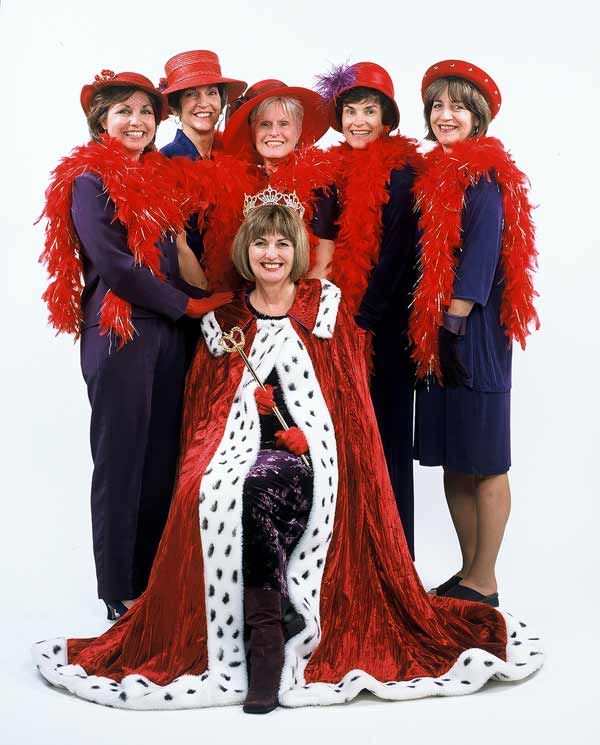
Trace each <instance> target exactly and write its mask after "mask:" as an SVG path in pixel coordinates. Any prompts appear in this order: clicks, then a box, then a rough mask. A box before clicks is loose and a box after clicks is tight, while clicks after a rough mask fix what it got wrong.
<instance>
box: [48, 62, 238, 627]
mask: <svg viewBox="0 0 600 745" xmlns="http://www.w3.org/2000/svg"><path fill="white" fill-rule="evenodd" d="M81 105H82V108H83V110H84V112H85V114H86V116H87V121H88V127H89V131H90V134H91V136H92V141H91V142H90V143H88V144H87V145H84V146H81V147H78V148H76V149H75V150H74V151H73V152H72V153H71V154H70V155H69V156H68V157H66V158H65V159H63V160H62V161H61V163H60V164H59V166H58V167H57V168H56V170H55V171H54V173H53V179H52V183H51V184H50V187H49V189H48V191H47V202H46V206H45V215H46V217H47V218H48V225H47V229H46V248H45V251H44V253H43V254H42V257H41V260H42V261H43V263H45V264H46V265H47V267H48V271H49V274H50V276H51V279H52V281H51V284H50V285H49V287H48V289H47V291H46V293H45V294H44V299H45V300H46V302H47V304H48V308H49V311H50V323H51V325H52V326H54V327H55V328H56V329H57V330H58V331H66V332H68V333H72V334H74V336H75V337H76V338H79V337H81V367H82V371H83V376H84V379H85V381H86V384H87V388H88V395H89V399H90V403H91V407H92V418H91V432H90V439H91V447H92V458H93V461H94V471H93V476H92V490H91V491H92V494H91V504H92V529H93V538H94V556H95V560H96V573H97V579H98V596H99V597H100V598H102V599H103V600H104V601H105V603H106V606H107V610H108V617H109V619H114V618H116V617H117V616H119V615H122V614H123V613H124V612H125V611H126V610H127V608H129V607H130V606H131V605H132V603H133V602H134V601H135V599H136V598H137V597H138V596H139V595H140V594H141V593H142V592H143V590H144V589H145V587H146V582H147V579H148V575H149V572H150V567H151V565H152V561H153V558H154V554H155V551H156V548H157V546H158V542H159V540H160V536H161V533H162V529H163V526H164V524H165V521H166V518H167V513H168V510H169V504H170V496H171V489H172V485H173V480H174V476H175V462H176V458H177V454H178V443H179V429H180V419H181V403H182V393H183V382H184V374H185V367H184V363H185V354H184V341H183V336H182V333H181V331H180V330H179V329H178V328H177V326H176V323H175V322H176V321H177V320H178V319H179V318H181V317H182V316H183V315H184V314H187V315H189V316H192V317H196V318H198V317H199V316H201V315H202V314H203V313H205V312H207V309H209V308H215V307H218V306H220V305H221V304H223V303H224V302H227V301H228V299H229V295H225V296H224V297H223V296H214V297H212V298H207V295H208V293H206V292H204V291H203V290H197V289H196V288H193V287H189V286H188V285H186V284H185V283H184V282H183V281H182V280H181V279H180V277H179V273H178V262H177V252H176V249H175V244H174V241H173V238H172V236H174V235H175V234H176V233H177V232H180V231H181V230H182V229H183V226H184V225H185V220H186V218H187V214H185V213H184V211H183V209H182V205H183V204H184V203H185V199H184V192H183V190H182V188H181V185H180V182H179V176H178V171H177V170H176V169H174V168H173V167H172V165H171V164H170V163H169V161H168V160H167V159H165V158H164V157H163V156H161V155H159V154H158V153H156V152H154V138H155V134H156V128H157V125H158V123H159V122H160V121H161V119H165V118H166V116H167V102H166V99H165V98H164V97H163V96H162V94H161V93H160V91H159V90H157V89H155V88H154V86H153V85H152V83H151V82H150V81H149V80H148V78H146V77H144V76H143V75H139V74H137V73H132V72H123V73H119V74H117V75H115V73H113V72H112V71H110V70H103V71H102V73H101V74H100V75H97V76H96V78H95V80H94V82H93V83H92V84H90V85H85V86H84V87H83V88H82V91H81ZM192 296H193V298H194V299H193V298H192ZM203 298H207V299H203Z"/></svg>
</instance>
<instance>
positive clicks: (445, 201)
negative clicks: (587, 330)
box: [410, 60, 539, 606]
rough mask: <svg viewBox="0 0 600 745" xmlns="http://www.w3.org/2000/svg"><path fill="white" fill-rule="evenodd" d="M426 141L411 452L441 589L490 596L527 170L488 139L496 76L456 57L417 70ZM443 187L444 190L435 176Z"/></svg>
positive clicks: (503, 517)
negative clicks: (455, 543)
mask: <svg viewBox="0 0 600 745" xmlns="http://www.w3.org/2000/svg"><path fill="white" fill-rule="evenodd" d="M421 90H422V96H423V102H424V104H425V121H426V123H427V128H428V135H427V138H428V139H430V140H436V141H437V143H438V145H437V147H436V148H434V150H433V151H432V152H431V153H429V154H428V155H427V156H426V167H425V171H424V173H423V175H422V176H420V177H419V178H418V179H417V182H416V184H415V194H416V198H417V204H418V207H419V210H420V214H421V217H420V222H419V227H420V229H421V232H422V237H421V258H420V263H421V275H420V277H419V282H418V285H417V288H416V291H415V299H414V306H413V313H412V316H411V321H410V334H411V339H412V342H413V344H414V359H415V362H416V364H417V374H418V376H419V377H421V378H424V377H426V376H435V378H437V381H438V382H437V383H435V382H432V381H429V382H428V384H425V383H424V384H423V385H421V386H420V387H419V389H418V392H417V417H416V435H415V449H416V455H415V457H416V458H417V459H418V460H419V461H420V462H421V464H422V465H426V466H440V465H441V466H443V467H444V489H445V492H446V499H447V502H448V507H449V510H450V515H451V517H452V521H453V523H454V526H455V529H456V532H457V535H458V540H459V543H460V548H461V553H462V567H461V568H460V570H459V571H458V572H457V573H456V574H454V575H453V576H452V577H451V578H450V579H449V580H447V581H446V582H444V583H442V584H441V585H440V586H439V587H438V588H437V594H438V595H445V596H447V597H454V598H459V599H463V600H477V601H480V602H484V603H488V604H490V605H493V606H497V605H498V592H497V589H498V588H497V584H496V576H495V565H496V558H497V556H498V551H499V549H500V545H501V542H502V537H503V534H504V529H505V526H506V522H507V520H508V516H509V512H510V488H509V482H508V473H507V472H508V469H509V467H510V387H511V360H512V344H511V343H512V340H513V339H517V340H518V341H519V342H520V343H521V346H522V347H525V338H526V336H527V335H528V333H529V326H530V325H531V324H534V325H535V327H536V328H538V327H539V321H538V317H537V313H536V311H535V309H534V307H533V299H534V297H535V295H536V293H535V291H534V289H533V283H532V272H533V270H534V268H535V266H536V250H535V245H534V229H533V223H532V220H531V206H530V204H529V202H528V198H527V178H526V177H525V175H524V174H523V173H522V172H521V171H519V170H518V168H517V167H516V166H515V164H514V162H513V160H512V159H511V157H510V155H509V154H508V153H507V152H506V151H505V150H504V147H503V146H502V143H500V141H499V140H496V139H493V138H490V137H487V136H486V133H487V129H488V125H489V123H490V121H491V120H492V119H493V118H494V116H496V114H497V113H498V111H499V109H500V103H501V97H500V92H499V89H498V86H497V85H496V84H495V83H494V81H493V80H492V78H491V77H490V76H489V75H488V74H487V73H486V72H484V71H483V70H481V69H479V68H478V67H476V66H475V65H472V64H470V63H468V62H463V61H461V60H445V61H443V62H438V63H437V64H435V65H433V66H432V67H430V68H429V70H427V72H426V73H425V76H424V78H423V84H422V89H421ZM441 184H443V188H441V187H440V185H441Z"/></svg>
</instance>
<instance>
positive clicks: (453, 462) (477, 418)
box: [415, 179, 512, 476]
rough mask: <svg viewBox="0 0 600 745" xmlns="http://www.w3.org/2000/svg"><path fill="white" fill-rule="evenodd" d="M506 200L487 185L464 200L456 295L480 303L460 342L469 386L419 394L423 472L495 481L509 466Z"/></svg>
mask: <svg viewBox="0 0 600 745" xmlns="http://www.w3.org/2000/svg"><path fill="white" fill-rule="evenodd" d="M502 223H503V211H502V195H501V193H500V189H499V187H498V185H497V183H496V182H495V181H493V180H492V181H487V180H486V179H480V180H479V181H478V182H477V184H475V185H474V186H472V187H470V188H469V189H468V190H467V192H466V195H465V207H464V210H463V220H462V229H463V244H462V248H461V250H460V254H459V261H458V267H457V273H456V279H455V282H454V289H453V293H452V296H453V297H454V298H458V299H462V300H471V301H473V302H474V303H475V304H474V305H473V309H472V310H471V313H470V314H469V318H468V321H467V331H466V334H465V336H464V337H461V338H460V339H459V354H460V358H461V362H462V363H463V365H464V367H465V369H466V370H467V373H468V379H467V381H466V383H465V385H464V386H458V387H457V388H442V387H440V386H439V385H437V384H435V383H430V384H429V385H427V384H421V385H420V386H419V387H418V389H417V411H416V425H415V458H417V459H418V460H419V461H420V463H421V465H424V466H444V467H445V468H446V469H447V470H448V471H453V472H458V473H467V474H473V475H476V476H490V475H494V474H500V473H506V472H507V471H508V469H509V468H510V387H511V364H512V345H511V343H510V341H509V340H508V337H507V336H506V334H505V332H504V328H503V326H502V325H501V323H500V306H501V302H502V289H503V274H502V268H501V265H500V249H501V245H502Z"/></svg>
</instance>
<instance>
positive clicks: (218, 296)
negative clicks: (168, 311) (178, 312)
mask: <svg viewBox="0 0 600 745" xmlns="http://www.w3.org/2000/svg"><path fill="white" fill-rule="evenodd" d="M232 300H233V292H213V294H212V295H209V297H203V298H202V300H198V299H197V298H190V299H189V300H188V304H187V307H186V309H185V314H186V316H189V317H190V318H201V317H202V316H204V315H206V314H207V313H210V312H211V310H216V309H217V308H220V307H221V306H222V305H227V303H230V302H231V301H232Z"/></svg>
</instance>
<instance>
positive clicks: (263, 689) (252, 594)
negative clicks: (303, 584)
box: [244, 587, 284, 714]
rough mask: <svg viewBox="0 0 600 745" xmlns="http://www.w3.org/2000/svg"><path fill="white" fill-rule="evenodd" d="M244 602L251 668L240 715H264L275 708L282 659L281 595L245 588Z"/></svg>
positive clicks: (269, 591) (277, 703) (276, 705)
mask: <svg viewBox="0 0 600 745" xmlns="http://www.w3.org/2000/svg"><path fill="white" fill-rule="evenodd" d="M244 602H245V609H244V612H245V617H246V623H247V624H248V626H249V627H250V667H251V669H250V685H249V687H248V695H247V696H246V701H245V702H244V711H245V712H246V714H267V713H268V712H269V711H273V709H276V708H277V707H278V706H279V683H280V681H281V671H282V669H283V658H284V652H283V650H284V641H283V628H282V625H281V595H280V594H279V593H278V592H277V591H275V590H260V589H258V588H256V587H249V588H247V589H246V592H245V594H244Z"/></svg>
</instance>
